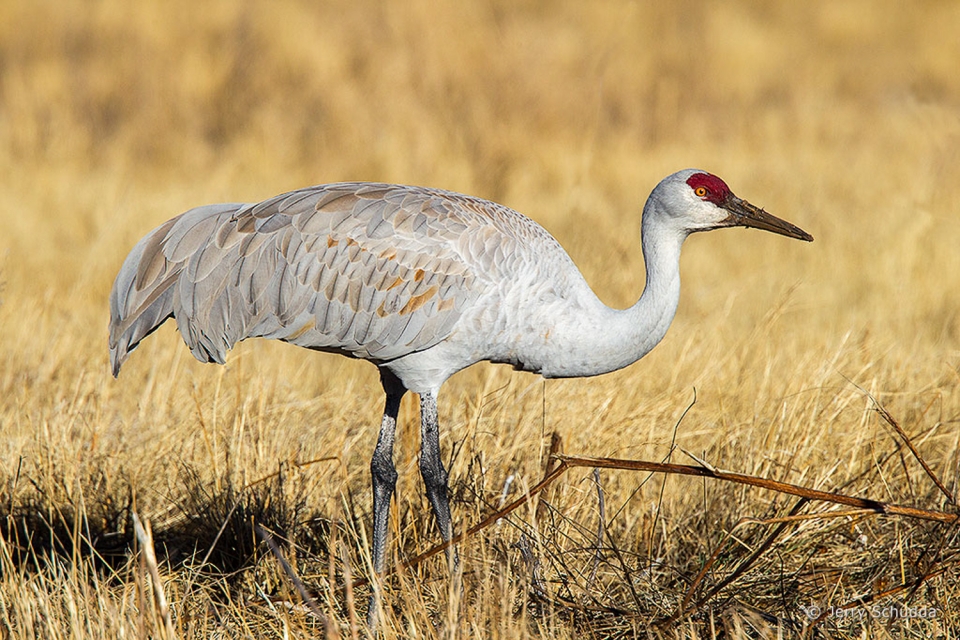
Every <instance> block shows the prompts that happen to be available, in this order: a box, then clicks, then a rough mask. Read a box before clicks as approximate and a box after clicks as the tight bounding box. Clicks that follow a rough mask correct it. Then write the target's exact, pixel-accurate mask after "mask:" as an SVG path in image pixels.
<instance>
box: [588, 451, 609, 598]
mask: <svg viewBox="0 0 960 640" xmlns="http://www.w3.org/2000/svg"><path fill="white" fill-rule="evenodd" d="M593 481H594V483H595V484H596V485H597V511H598V512H599V513H598V518H597V550H596V552H595V553H594V554H593V568H592V569H590V577H589V578H587V585H586V586H585V587H584V589H583V590H584V593H585V594H586V593H589V592H590V589H592V588H593V581H594V580H596V578H597V570H598V569H599V568H600V561H601V560H602V559H603V531H604V524H605V519H606V514H605V509H604V500H603V485H602V484H600V469H594V470H593Z"/></svg>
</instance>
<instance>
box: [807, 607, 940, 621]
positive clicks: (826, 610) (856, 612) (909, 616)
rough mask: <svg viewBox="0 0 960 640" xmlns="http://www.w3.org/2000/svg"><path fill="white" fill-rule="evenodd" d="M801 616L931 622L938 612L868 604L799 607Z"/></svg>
mask: <svg viewBox="0 0 960 640" xmlns="http://www.w3.org/2000/svg"><path fill="white" fill-rule="evenodd" d="M800 610H801V611H803V614H804V615H805V616H807V618H809V619H810V620H823V619H826V618H833V619H844V620H866V619H868V618H875V619H879V620H899V619H903V620H933V619H934V618H938V617H939V616H940V610H939V609H937V608H935V607H908V606H906V605H899V604H887V605H881V604H870V605H865V606H861V607H851V608H845V607H834V606H823V607H821V606H818V605H815V604H812V605H808V606H806V607H800Z"/></svg>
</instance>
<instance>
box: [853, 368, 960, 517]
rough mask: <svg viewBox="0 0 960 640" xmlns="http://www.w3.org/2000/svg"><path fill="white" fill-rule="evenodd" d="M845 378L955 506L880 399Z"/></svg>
mask: <svg viewBox="0 0 960 640" xmlns="http://www.w3.org/2000/svg"><path fill="white" fill-rule="evenodd" d="M844 378H846V376H844ZM846 380H847V382H849V383H850V384H852V385H853V386H854V387H856V388H857V389H859V390H860V392H861V393H863V394H864V395H865V396H867V397H868V398H869V399H870V401H871V402H872V403H873V409H874V411H876V412H877V413H879V414H880V417H881V418H883V421H884V422H886V423H887V424H888V425H890V426H891V427H892V428H893V430H894V431H896V432H897V435H898V436H900V439H901V440H903V442H904V444H906V445H907V448H908V449H910V453H912V454H913V457H914V458H916V459H917V462H919V463H920V466H921V467H923V470H924V471H925V472H926V474H927V476H929V477H930V479H931V480H933V484H935V485H937V488H938V489H939V490H940V492H941V493H943V495H944V496H946V498H947V500H948V501H949V502H950V504H952V505H953V506H957V501H956V498H954V496H953V494H952V493H950V490H949V489H947V487H946V486H945V485H944V484H943V483H942V482H940V478H939V477H938V476H937V474H936V473H934V471H933V469H931V468H930V465H928V464H927V461H926V460H924V459H923V456H921V455H920V452H919V451H917V448H916V447H914V446H913V442H912V441H911V440H910V437H909V436H907V434H906V433H905V432H904V430H903V428H901V427H900V424H899V423H898V422H897V421H896V420H895V419H894V417H893V416H892V415H890V412H889V411H887V410H886V408H885V407H884V406H883V405H882V404H880V401H879V400H877V399H876V398H875V397H874V396H873V394H872V393H870V392H869V391H867V390H866V389H864V388H863V387H861V386H860V385H858V384H857V383H856V382H854V381H853V380H850V379H849V378H846Z"/></svg>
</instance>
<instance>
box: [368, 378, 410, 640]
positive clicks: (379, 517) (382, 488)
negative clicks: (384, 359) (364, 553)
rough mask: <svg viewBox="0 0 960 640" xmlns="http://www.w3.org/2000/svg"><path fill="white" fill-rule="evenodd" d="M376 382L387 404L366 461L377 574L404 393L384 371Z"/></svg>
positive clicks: (372, 620) (372, 618)
mask: <svg viewBox="0 0 960 640" xmlns="http://www.w3.org/2000/svg"><path fill="white" fill-rule="evenodd" d="M380 381H381V382H382V383H383V390H384V392H385V393H386V394H387V401H386V406H385V407H384V409H383V420H382V421H381V422H380V437H379V438H378V439H377V446H376V448H374V450H373V458H372V459H371V460H370V475H371V476H372V477H373V569H374V571H376V573H377V574H381V573H383V568H384V558H385V556H386V551H387V525H388V524H389V523H390V499H391V498H392V497H393V491H394V489H395V488H396V486H397V470H396V469H395V468H394V466H393V441H394V438H395V436H396V431H397V413H399V411H400V400H401V399H402V398H403V394H405V393H406V392H407V390H406V389H405V388H404V387H403V385H402V384H401V383H400V381H399V380H398V379H397V378H396V376H394V375H393V374H392V373H390V372H389V371H386V370H385V369H381V370H380ZM376 582H377V581H376V579H374V580H373V583H374V591H373V595H372V596H370V609H369V611H368V612H367V623H368V624H369V625H370V628H371V630H373V629H375V628H376V626H377V611H378V609H379V608H380V602H379V591H380V587H379V585H378V584H376Z"/></svg>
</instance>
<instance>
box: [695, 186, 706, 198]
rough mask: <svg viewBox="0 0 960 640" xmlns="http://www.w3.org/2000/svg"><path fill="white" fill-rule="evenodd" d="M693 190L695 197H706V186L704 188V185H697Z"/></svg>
mask: <svg viewBox="0 0 960 640" xmlns="http://www.w3.org/2000/svg"><path fill="white" fill-rule="evenodd" d="M693 192H694V193H695V194H697V197H698V198H704V197H706V195H707V188H706V187H697V188H696V189H694V190H693Z"/></svg>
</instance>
